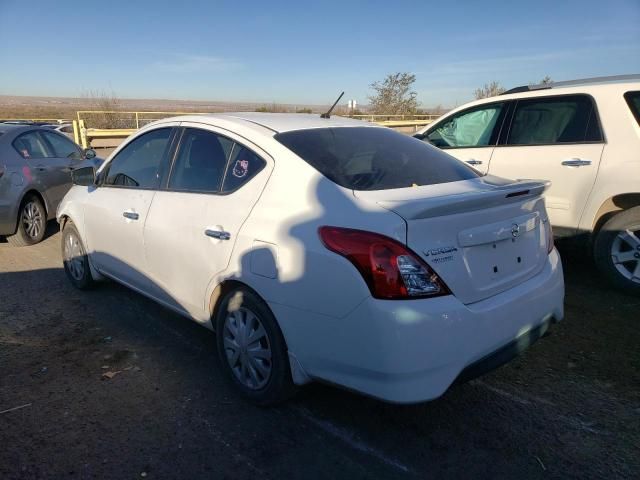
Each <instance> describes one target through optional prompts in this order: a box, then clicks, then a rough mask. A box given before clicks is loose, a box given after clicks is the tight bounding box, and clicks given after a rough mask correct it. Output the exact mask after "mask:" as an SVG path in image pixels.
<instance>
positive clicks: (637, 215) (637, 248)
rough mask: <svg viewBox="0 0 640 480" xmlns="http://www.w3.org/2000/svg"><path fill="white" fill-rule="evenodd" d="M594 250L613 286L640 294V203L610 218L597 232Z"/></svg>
mask: <svg viewBox="0 0 640 480" xmlns="http://www.w3.org/2000/svg"><path fill="white" fill-rule="evenodd" d="M593 254H594V257H595V262H596V265H597V266H598V268H599V269H600V271H601V272H602V273H603V274H604V275H605V276H606V277H607V278H608V280H609V281H610V282H611V283H612V284H613V285H614V286H616V287H618V288H620V289H622V290H625V291H626V292H629V293H633V294H635V295H640V207H633V208H630V209H629V210H625V211H623V212H621V213H618V214H617V215H615V216H614V217H612V218H611V219H609V220H608V221H607V222H606V223H605V224H604V225H603V227H602V229H601V230H600V232H599V233H598V235H597V236H596V239H595V242H594V247H593Z"/></svg>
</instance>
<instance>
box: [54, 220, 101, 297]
mask: <svg viewBox="0 0 640 480" xmlns="http://www.w3.org/2000/svg"><path fill="white" fill-rule="evenodd" d="M60 246H61V249H62V263H63V265H64V272H65V273H66V274H67V278H68V279H69V281H70V282H71V284H72V285H73V286H74V287H76V288H77V289H79V290H88V289H90V288H92V287H93V286H94V285H95V280H94V279H93V277H92V276H91V268H90V267H89V258H88V257H87V252H86V250H85V248H84V245H83V244H82V240H81V239H80V234H79V233H78V230H77V229H76V226H75V225H74V224H73V222H72V221H71V220H69V221H67V223H66V224H65V226H64V229H63V230H62V243H61V245H60Z"/></svg>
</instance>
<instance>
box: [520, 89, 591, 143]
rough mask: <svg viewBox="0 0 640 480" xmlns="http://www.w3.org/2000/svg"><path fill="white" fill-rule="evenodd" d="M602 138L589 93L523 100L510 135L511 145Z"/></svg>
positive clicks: (573, 141) (572, 141)
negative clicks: (587, 94)
mask: <svg viewBox="0 0 640 480" xmlns="http://www.w3.org/2000/svg"><path fill="white" fill-rule="evenodd" d="M599 141H602V133H601V131H600V126H599V122H598V118H597V113H596V111H595V108H594V107H593V101H592V100H591V98H590V97H588V96H586V95H566V96H562V97H553V98H535V99H528V100H520V101H518V104H517V105H516V108H515V112H514V114H513V120H512V122H511V128H510V130H509V135H508V138H507V144H508V145H554V144H559V143H581V142H599Z"/></svg>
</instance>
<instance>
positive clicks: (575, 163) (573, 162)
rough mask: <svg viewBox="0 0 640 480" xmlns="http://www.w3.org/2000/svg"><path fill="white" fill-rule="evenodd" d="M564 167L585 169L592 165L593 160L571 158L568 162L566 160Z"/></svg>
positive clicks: (563, 163)
mask: <svg viewBox="0 0 640 480" xmlns="http://www.w3.org/2000/svg"><path fill="white" fill-rule="evenodd" d="M562 165H563V166H565V167H584V166H587V165H591V160H583V159H581V158H570V159H568V160H564V161H563V162H562Z"/></svg>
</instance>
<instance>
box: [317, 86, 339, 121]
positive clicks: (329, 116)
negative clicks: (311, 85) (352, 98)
mask: <svg viewBox="0 0 640 480" xmlns="http://www.w3.org/2000/svg"><path fill="white" fill-rule="evenodd" d="M343 95H344V92H342V93H341V94H340V96H339V97H338V99H337V100H336V103H334V104H333V105H331V108H330V109H329V110H327V113H323V114H322V115H320V118H331V112H333V109H334V108H336V105H337V104H338V102H339V101H340V99H341V98H342V96H343Z"/></svg>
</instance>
